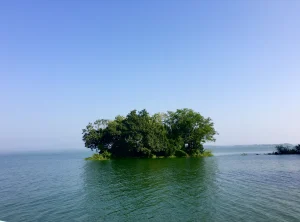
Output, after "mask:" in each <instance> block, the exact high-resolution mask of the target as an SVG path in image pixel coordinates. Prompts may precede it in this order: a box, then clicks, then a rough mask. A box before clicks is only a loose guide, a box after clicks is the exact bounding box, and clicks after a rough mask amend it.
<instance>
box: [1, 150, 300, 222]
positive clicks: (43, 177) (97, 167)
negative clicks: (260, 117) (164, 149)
mask: <svg viewBox="0 0 300 222" xmlns="http://www.w3.org/2000/svg"><path fill="white" fill-rule="evenodd" d="M219 149H221V148H219ZM232 149H234V147H227V148H223V152H222V154H221V155H217V156H214V157H211V158H187V159H186V158H182V159H181V158H176V159H140V160H138V159H128V160H112V161H96V162H92V161H85V160H84V159H83V158H84V157H86V156H88V155H89V154H87V153H81V152H73V153H72V152H70V153H61V154H30V155H28V154H24V155H8V156H7V155H6V156H3V155H2V156H0V220H4V221H8V222H10V221H145V220H147V221H299V218H300V209H299V205H300V191H299V185H300V177H299V175H300V156H298V155H289V156H273V155H272V156H269V155H253V154H252V155H251V154H248V155H246V156H241V155H240V154H236V153H237V152H234V151H232ZM255 149H256V152H258V150H261V151H262V152H265V148H263V147H255ZM239 150H240V153H242V152H253V147H252V148H251V149H250V148H248V149H246V148H244V149H239ZM215 152H216V153H218V150H217V151H215ZM226 152H227V155H224V154H226ZM219 154H220V152H219Z"/></svg>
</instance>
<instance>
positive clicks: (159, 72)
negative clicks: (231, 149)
mask: <svg viewBox="0 0 300 222" xmlns="http://www.w3.org/2000/svg"><path fill="white" fill-rule="evenodd" d="M299 11H300V2H299V1H272V2H271V1H267V0H265V1H251V0H248V1H184V2H183V1H164V2H162V1H151V2H140V1H131V2H124V1H116V2H86V1H77V2H68V1H65V2H63V1H59V2H25V1H6V2H3V3H2V5H1V8H0V19H1V21H2V23H0V31H1V35H0V47H1V50H0V73H1V75H0V90H1V93H0V100H1V109H0V122H1V124H0V152H11V151H12V152H14V151H20V150H21V151H23V150H25V151H31V150H54V151H56V150H60V149H69V150H70V149H80V148H82V149H83V150H84V144H83V142H82V141H81V137H82V135H81V132H82V129H83V128H84V127H85V126H86V125H87V124H88V123H89V122H93V121H95V120H96V119H100V118H106V119H112V118H113V117H114V116H116V115H118V114H120V115H126V114H127V113H128V112H129V111H130V110H133V109H137V110H141V109H144V108H145V109H147V110H148V111H149V112H150V113H151V114H153V113H156V112H166V111H168V110H171V111H175V110H176V109H180V108H191V109H193V110H195V111H197V112H200V113H201V114H202V115H203V116H205V117H211V118H212V119H213V121H214V123H215V128H216V130H217V131H218V133H219V135H218V136H217V137H216V139H217V141H216V143H214V144H212V145H218V146H220V145H223V146H226V145H252V144H281V143H290V144H298V143H300V140H299V132H300V118H299V113H300V103H299V99H300V90H299V84H300V74H299V72H300V68H299V64H298V63H299V60H300V44H299V39H300V30H299V28H298V27H300V14H299ZM297 101H298V102H297Z"/></svg>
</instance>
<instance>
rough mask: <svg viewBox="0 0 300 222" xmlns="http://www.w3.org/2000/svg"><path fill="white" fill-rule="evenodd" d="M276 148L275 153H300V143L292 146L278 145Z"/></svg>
mask: <svg viewBox="0 0 300 222" xmlns="http://www.w3.org/2000/svg"><path fill="white" fill-rule="evenodd" d="M275 148H276V150H277V152H275V153H274V154H279V155H281V154H300V144H298V145H297V146H295V147H291V146H289V145H277V146H276V147H275Z"/></svg>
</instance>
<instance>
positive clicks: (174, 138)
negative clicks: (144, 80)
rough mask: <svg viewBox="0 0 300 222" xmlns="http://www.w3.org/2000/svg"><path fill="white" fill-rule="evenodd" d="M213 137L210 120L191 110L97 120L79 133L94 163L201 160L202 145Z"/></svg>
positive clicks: (142, 112)
mask: <svg viewBox="0 0 300 222" xmlns="http://www.w3.org/2000/svg"><path fill="white" fill-rule="evenodd" d="M216 134H217V132H216V130H215V129H214V123H213V122H212V120H211V119H210V118H205V117H203V116H202V115H201V114H200V113H197V112H195V111H193V110H191V109H178V110H176V111H175V112H172V111H168V112H167V113H156V114H154V115H152V116H151V115H149V113H148V112H147V111H146V110H145V109H144V110H141V111H136V110H133V111H131V112H130V113H129V114H128V115H127V116H126V117H123V116H116V117H115V119H114V120H107V119H100V120H96V121H95V122H94V123H89V124H88V125H87V126H86V128H85V129H83V141H84V143H85V147H87V148H89V149H91V150H95V151H96V152H97V153H98V154H97V155H95V156H94V158H95V159H109V158H111V157H152V158H153V157H170V156H177V157H179V156H203V155H205V154H208V155H210V153H208V152H205V151H204V148H203V143H205V142H208V141H215V138H214V136H215V135H216Z"/></svg>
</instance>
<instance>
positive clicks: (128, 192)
mask: <svg viewBox="0 0 300 222" xmlns="http://www.w3.org/2000/svg"><path fill="white" fill-rule="evenodd" d="M216 171H217V165H216V160H215V159H214V158H206V159H201V158H200V159H199V158H195V159H184V158H183V159H153V160H152V159H150V160H144V159H143V160H138V159H130V160H115V161H102V162H87V163H86V165H85V183H86V184H87V186H85V192H86V195H87V196H86V198H87V199H86V200H87V201H88V202H89V203H91V204H90V207H96V208H97V207H98V209H99V214H98V217H100V218H101V220H112V219H115V220H121V219H122V218H126V220H128V221H132V220H143V219H144V220H145V219H153V220H157V219H159V220H162V221H163V220H168V221H169V220H180V219H182V220H184V219H185V218H187V216H188V217H189V218H190V219H193V218H194V219H199V217H201V218H206V217H207V215H210V214H211V213H212V212H211V209H210V208H211V207H213V206H209V204H210V205H211V203H212V202H211V201H207V199H213V196H214V193H213V192H211V191H212V190H216V185H215V175H216ZM90 215H93V213H92V212H91V214H90Z"/></svg>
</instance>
